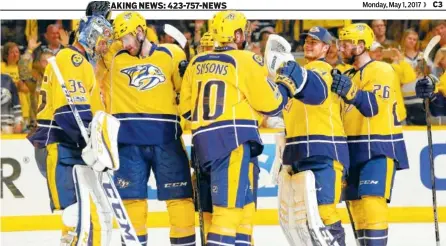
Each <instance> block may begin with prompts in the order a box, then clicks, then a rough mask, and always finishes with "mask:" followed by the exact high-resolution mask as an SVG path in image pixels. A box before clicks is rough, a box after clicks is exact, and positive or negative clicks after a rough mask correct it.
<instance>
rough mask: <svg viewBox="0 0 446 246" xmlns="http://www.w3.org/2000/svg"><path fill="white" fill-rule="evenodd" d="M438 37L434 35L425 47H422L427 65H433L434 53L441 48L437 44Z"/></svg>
mask: <svg viewBox="0 0 446 246" xmlns="http://www.w3.org/2000/svg"><path fill="white" fill-rule="evenodd" d="M440 39H441V37H440V35H437V36H434V37H433V38H432V39H431V40H430V41H429V43H428V44H427V46H426V49H424V54H423V58H424V60H425V61H426V64H427V65H428V66H429V67H432V66H433V64H434V62H433V61H434V59H435V55H436V54H437V51H438V50H439V49H440V48H441V47H440V45H439V42H440Z"/></svg>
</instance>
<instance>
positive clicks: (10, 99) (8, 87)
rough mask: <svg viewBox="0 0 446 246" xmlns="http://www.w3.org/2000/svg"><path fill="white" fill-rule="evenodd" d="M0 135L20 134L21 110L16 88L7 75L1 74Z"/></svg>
mask: <svg viewBox="0 0 446 246" xmlns="http://www.w3.org/2000/svg"><path fill="white" fill-rule="evenodd" d="M0 95H1V103H2V107H1V133H2V134H11V133H21V132H22V122H23V118H22V109H21V106H20V100H19V95H18V92H17V87H16V86H15V84H14V82H13V81H12V78H11V77H10V76H9V75H6V74H1V94H0Z"/></svg>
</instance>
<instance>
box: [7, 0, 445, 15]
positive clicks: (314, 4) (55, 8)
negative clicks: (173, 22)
mask: <svg viewBox="0 0 446 246" xmlns="http://www.w3.org/2000/svg"><path fill="white" fill-rule="evenodd" d="M89 2H90V1H89V0H78V1H72V2H67V1H55V0H47V1H32V0H24V1H6V2H4V3H3V4H2V8H1V9H0V11H1V12H2V13H1V19H51V18H58V19H74V18H79V17H81V16H82V15H83V14H84V13H85V8H86V7H87V4H88V3H89ZM110 4H111V5H110V7H111V9H112V10H113V13H114V14H113V16H115V15H116V14H118V13H119V12H120V11H127V10H136V11H140V12H141V14H143V15H144V16H145V17H146V18H148V19H209V18H211V17H212V15H213V14H214V13H215V12H216V11H219V10H222V9H236V10H240V11H243V12H245V14H246V16H247V17H248V18H249V19H282V20H284V19H335V18H337V19H376V18H385V19H439V18H444V15H445V11H446V0H424V1H401V0H396V1H379V0H361V1H358V0H343V1H332V0H313V1H289V0H274V1H270V0H258V1H252V0H244V1H238V0H218V1H203V0H198V1H197V0H184V1H181V0H174V1H161V0H159V1H110Z"/></svg>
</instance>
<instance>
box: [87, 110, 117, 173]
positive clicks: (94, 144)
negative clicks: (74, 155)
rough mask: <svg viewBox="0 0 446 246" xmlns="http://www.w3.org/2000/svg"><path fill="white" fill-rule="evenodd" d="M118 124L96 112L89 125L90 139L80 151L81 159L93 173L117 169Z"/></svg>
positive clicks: (112, 118)
mask: <svg viewBox="0 0 446 246" xmlns="http://www.w3.org/2000/svg"><path fill="white" fill-rule="evenodd" d="M119 126H120V122H119V121H118V120H117V119H116V118H115V117H113V116H112V115H109V114H107V113H105V112H103V111H98V112H97V113H96V115H95V116H94V117H93V120H92V121H91V123H90V132H91V134H90V139H89V140H88V142H87V146H86V147H85V148H84V149H83V150H82V159H83V160H84V162H85V163H86V164H87V165H88V166H90V167H92V168H93V169H94V170H95V171H98V172H102V171H107V170H108V169H110V170H114V171H115V170H118V169H119V156H118V132H119Z"/></svg>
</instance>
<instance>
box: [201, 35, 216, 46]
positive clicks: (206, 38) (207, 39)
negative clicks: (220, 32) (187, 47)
mask: <svg viewBox="0 0 446 246" xmlns="http://www.w3.org/2000/svg"><path fill="white" fill-rule="evenodd" d="M200 46H202V47H214V39H212V36H211V33H210V32H205V33H204V34H203V36H201V39H200Z"/></svg>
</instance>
